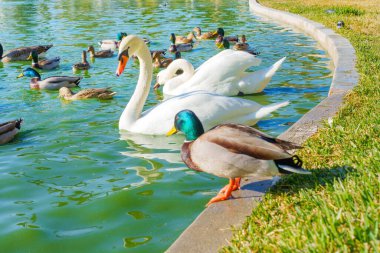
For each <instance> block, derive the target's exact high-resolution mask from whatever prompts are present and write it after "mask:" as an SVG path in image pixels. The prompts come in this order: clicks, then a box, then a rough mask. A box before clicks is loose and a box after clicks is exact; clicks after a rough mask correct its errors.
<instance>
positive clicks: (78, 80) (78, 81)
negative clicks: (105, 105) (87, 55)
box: [75, 77, 82, 87]
mask: <svg viewBox="0 0 380 253" xmlns="http://www.w3.org/2000/svg"><path fill="white" fill-rule="evenodd" d="M80 80H82V77H78V79H77V80H76V81H75V84H76V85H77V86H78V87H79V83H80Z"/></svg>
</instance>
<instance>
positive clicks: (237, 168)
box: [167, 110, 311, 205]
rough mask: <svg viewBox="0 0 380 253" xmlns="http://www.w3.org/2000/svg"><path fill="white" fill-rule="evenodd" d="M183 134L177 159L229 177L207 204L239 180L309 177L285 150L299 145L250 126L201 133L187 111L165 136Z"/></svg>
mask: <svg viewBox="0 0 380 253" xmlns="http://www.w3.org/2000/svg"><path fill="white" fill-rule="evenodd" d="M178 131H181V132H183V133H184V134H185V143H184V144H183V145H182V151H181V157H182V160H183V161H184V163H185V164H186V165H187V166H188V167H189V168H191V169H193V170H197V171H203V172H207V173H210V174H213V175H215V176H218V177H224V178H229V179H230V183H229V184H228V185H227V186H225V187H224V188H223V189H222V190H221V191H220V192H219V193H218V195H217V196H216V197H214V198H212V199H211V200H210V201H209V202H208V204H207V205H209V204H211V203H214V202H218V201H223V200H226V199H228V198H229V197H230V196H231V193H232V191H234V190H237V189H239V188H240V179H241V178H242V177H249V176H254V177H259V178H260V177H261V178H263V177H270V176H277V175H282V174H291V173H298V174H311V173H310V171H307V170H305V169H303V168H302V167H301V166H302V161H301V160H300V159H299V158H298V156H294V155H291V154H289V153H288V152H287V151H288V150H292V149H298V148H301V147H300V146H298V145H296V144H294V143H291V142H288V141H284V140H280V139H277V138H273V137H271V136H269V135H266V134H264V133H262V132H260V131H259V130H256V129H254V128H252V127H248V126H244V125H239V124H221V125H217V126H215V127H214V128H211V129H210V130H209V131H207V132H205V131H204V130H203V126H202V123H201V121H200V120H199V119H198V117H197V116H196V115H195V113H194V112H192V111H190V110H182V111H180V112H178V113H177V115H176V116H175V119H174V127H173V128H172V130H170V131H169V132H168V133H167V135H172V134H175V133H176V132H178Z"/></svg>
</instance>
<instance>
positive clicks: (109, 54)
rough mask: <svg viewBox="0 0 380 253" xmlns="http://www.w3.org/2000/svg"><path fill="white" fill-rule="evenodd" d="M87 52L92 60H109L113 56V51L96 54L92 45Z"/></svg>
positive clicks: (101, 51)
mask: <svg viewBox="0 0 380 253" xmlns="http://www.w3.org/2000/svg"><path fill="white" fill-rule="evenodd" d="M87 52H89V53H90V57H91V58H109V57H112V56H113V51H112V50H111V49H108V50H100V51H98V52H95V48H94V46H92V45H91V46H89V47H88V49H87Z"/></svg>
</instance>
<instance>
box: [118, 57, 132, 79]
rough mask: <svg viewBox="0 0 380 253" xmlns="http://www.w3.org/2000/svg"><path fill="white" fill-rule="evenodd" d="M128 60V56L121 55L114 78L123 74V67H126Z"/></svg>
mask: <svg viewBox="0 0 380 253" xmlns="http://www.w3.org/2000/svg"><path fill="white" fill-rule="evenodd" d="M128 60H129V58H128V56H126V55H121V57H120V58H119V65H118V66H117V69H116V76H120V75H121V74H122V73H123V71H124V69H125V66H127V63H128Z"/></svg>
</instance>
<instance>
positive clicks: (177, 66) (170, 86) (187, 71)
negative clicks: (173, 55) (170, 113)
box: [164, 59, 195, 91]
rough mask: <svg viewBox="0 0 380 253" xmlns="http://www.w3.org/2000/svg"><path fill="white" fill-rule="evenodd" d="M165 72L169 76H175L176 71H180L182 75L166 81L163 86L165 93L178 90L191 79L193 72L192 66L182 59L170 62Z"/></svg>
mask: <svg viewBox="0 0 380 253" xmlns="http://www.w3.org/2000/svg"><path fill="white" fill-rule="evenodd" d="M167 70H168V75H169V76H175V74H176V72H177V71H178V70H182V71H183V73H182V74H180V75H178V76H176V77H174V78H172V79H170V80H168V81H167V82H166V83H165V86H164V89H165V91H172V90H174V89H176V88H178V87H179V86H181V85H182V84H183V83H185V82H186V81H188V80H189V79H191V77H193V75H194V72H195V70H194V67H193V65H192V64H191V63H190V62H188V61H186V60H184V59H178V60H176V61H174V62H172V63H171V64H170V65H169V67H168V69H167Z"/></svg>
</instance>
